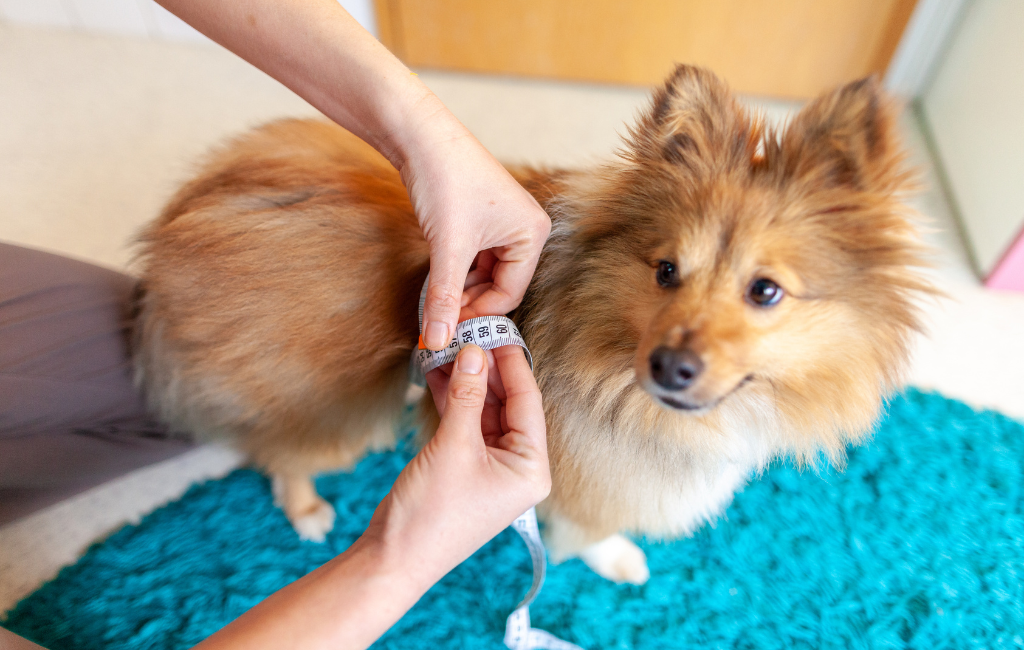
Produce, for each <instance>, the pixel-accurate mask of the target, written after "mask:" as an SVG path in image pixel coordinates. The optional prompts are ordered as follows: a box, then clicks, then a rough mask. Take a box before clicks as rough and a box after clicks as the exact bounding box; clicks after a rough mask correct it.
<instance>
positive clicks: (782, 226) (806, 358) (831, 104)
mask: <svg viewBox="0 0 1024 650" xmlns="http://www.w3.org/2000/svg"><path fill="white" fill-rule="evenodd" d="M895 119H896V111H895V109H894V107H893V104H892V102H891V101H890V100H889V99H888V98H886V97H885V96H884V94H883V92H882V91H881V89H880V88H879V85H878V83H877V82H876V81H875V80H873V79H869V80H864V81H858V82H855V83H852V84H849V85H847V86H844V87H842V88H839V89H838V90H836V91H834V92H831V93H828V94H826V95H824V96H822V97H820V98H818V99H817V100H815V101H813V102H811V103H810V104H809V105H808V106H806V107H805V108H804V109H803V110H802V111H801V112H800V113H799V114H798V115H797V116H796V117H795V118H794V119H793V120H792V121H791V122H790V124H789V125H788V127H787V128H786V129H785V130H784V131H783V132H782V133H781V134H778V133H775V132H773V131H771V130H767V129H765V128H764V127H763V126H762V124H761V122H760V121H759V120H757V119H753V118H751V117H750V116H749V115H748V113H747V112H746V111H745V110H744V109H743V108H742V107H741V106H740V105H739V104H738V103H737V102H736V100H735V99H734V98H733V96H732V95H731V93H730V92H729V90H728V88H727V87H726V86H725V85H724V83H723V82H721V81H720V80H719V79H717V78H716V77H715V76H714V75H713V74H711V73H709V72H707V71H705V70H701V69H698V68H693V67H687V66H680V67H679V68H678V69H677V70H676V71H675V73H674V74H673V76H672V77H671V78H670V79H669V81H668V82H667V84H666V85H665V86H664V87H663V88H662V89H660V90H659V91H658V92H657V93H656V94H655V96H654V101H653V103H652V106H651V107H650V109H649V110H648V111H647V112H646V113H645V114H644V115H643V116H642V117H641V119H640V120H639V122H638V124H637V125H636V126H635V127H634V128H633V129H632V130H631V131H630V135H629V137H628V138H627V143H626V148H625V150H624V152H623V155H622V161H621V163H620V164H617V165H613V166H610V167H608V168H607V169H605V170H604V172H603V173H602V174H601V176H600V177H599V180H598V181H596V183H597V185H595V186H592V187H599V188H600V189H599V190H598V191H596V192H593V193H592V194H591V195H590V197H589V198H588V200H587V204H588V205H587V206H586V208H585V210H583V212H584V213H585V214H586V216H585V217H583V218H581V219H580V220H579V221H577V223H576V224H575V225H574V233H575V234H574V237H575V238H576V241H577V245H579V246H582V247H583V248H584V249H585V251H586V255H585V256H584V259H586V260H587V261H586V262H585V264H586V266H587V267H588V268H587V270H586V273H587V274H588V276H590V277H589V278H588V279H581V280H580V281H579V283H578V284H577V285H576V290H575V292H574V295H576V296H579V297H586V296H589V298H587V299H586V302H587V304H588V305H591V306H592V305H594V304H598V305H600V306H599V307H597V309H598V310H599V312H600V314H601V317H599V318H598V319H596V321H597V322H599V323H602V324H603V327H604V328H605V330H608V331H602V332H601V333H594V332H587V334H588V335H592V336H593V337H594V338H592V339H591V341H593V340H595V339H598V338H599V339H601V340H605V341H606V340H607V339H608V338H612V339H613V340H614V342H613V343H610V344H609V343H607V341H606V343H605V344H602V345H599V346H596V347H595V348H594V352H593V353H594V354H595V355H602V356H603V357H604V358H603V359H602V360H600V361H599V360H597V359H596V358H595V359H592V361H593V362H594V363H595V364H597V365H602V364H613V365H614V364H616V363H621V362H622V360H623V359H626V358H628V359H629V362H630V364H631V366H632V368H631V370H632V380H633V382H634V383H633V384H632V386H633V390H632V393H633V398H632V399H633V400H636V399H644V400H647V402H648V404H649V403H650V402H651V401H653V402H654V403H656V404H657V405H658V406H659V407H660V408H662V409H666V410H668V411H670V412H672V413H675V414H678V416H679V417H682V416H696V417H703V418H706V419H707V421H708V422H709V423H710V422H712V421H713V419H714V418H715V417H721V414H722V413H724V412H728V410H729V409H730V408H732V409H733V410H735V409H736V408H740V407H743V406H744V404H746V405H748V406H749V405H753V404H757V405H760V407H759V408H761V409H762V410H765V409H771V411H772V413H771V417H773V418H775V419H776V420H777V421H778V423H779V424H780V425H781V426H779V427H778V429H779V431H780V432H781V433H780V435H782V436H784V437H785V440H780V441H777V442H779V443H781V444H782V446H783V447H786V448H788V449H789V450H790V451H792V452H794V453H796V454H798V455H804V456H807V455H811V454H813V453H814V452H815V451H816V450H819V449H825V450H826V451H829V452H834V454H835V455H838V454H840V453H841V450H842V448H843V447H844V446H845V443H846V442H847V441H849V440H852V439H856V438H857V437H858V436H860V435H862V434H863V433H865V432H866V431H868V430H869V429H870V428H871V426H872V424H873V422H874V420H875V418H876V415H877V413H878V410H879V408H880V406H881V404H882V402H883V400H884V398H885V395H886V394H887V392H889V391H891V390H892V389H893V388H895V387H896V386H897V385H898V382H899V379H900V375H901V372H902V370H903V369H904V367H905V365H906V361H907V356H908V350H907V346H908V342H909V338H910V335H911V333H912V331H913V330H915V329H918V328H919V323H918V317H917V310H916V308H915V300H916V298H917V297H918V296H919V295H920V294H921V293H922V292H927V291H929V288H928V285H927V283H925V282H924V281H923V280H922V279H921V278H920V277H919V276H918V275H917V274H916V273H915V267H918V266H921V265H922V261H921V247H920V245H919V244H918V243H917V239H916V231H915V228H914V226H913V225H912V221H911V219H910V218H909V217H910V215H911V213H910V210H909V209H908V208H907V207H906V206H905V205H903V203H902V202H901V199H902V198H903V197H902V194H903V193H904V191H905V190H906V187H907V185H908V181H909V175H908V172H907V171H906V169H905V168H904V165H903V159H904V152H903V149H902V148H901V146H900V144H899V142H898V138H897V135H896V133H895V131H896V129H897V125H896V123H895ZM610 328H616V329H617V331H614V332H612V331H610ZM612 374H613V373H612ZM637 387H639V388H642V389H643V391H645V392H646V394H645V395H644V394H641V393H640V391H639V390H636V388H637ZM628 392H630V391H628V390H622V391H620V392H619V398H623V395H625V394H626V393H628ZM609 397H610V396H609ZM623 399H624V398H623ZM766 405H767V406H766Z"/></svg>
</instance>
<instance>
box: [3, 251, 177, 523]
mask: <svg viewBox="0 0 1024 650" xmlns="http://www.w3.org/2000/svg"><path fill="white" fill-rule="evenodd" d="M134 287H135V281H134V280H133V279H132V278H130V277H128V276H126V275H123V274H121V273H117V272H115V271H111V270H108V269H104V268H100V267H98V266H94V265H92V264H87V263H84V262H79V261H76V260H71V259H68V258H65V257H61V256H59V255H52V254H49V253H43V252H40V251H35V250H31V249H27V248H22V247H18V246H11V245H8V244H3V243H0V525H2V524H4V523H7V522H10V521H13V520H15V519H17V518H19V517H22V516H24V515H27V514H29V513H31V512H34V511H35V510H38V509H40V508H43V507H46V506H48V505H51V504H53V503H56V502H58V501H61V500H63V499H66V498H67V497H69V496H72V495H74V494H76V493H78V492H81V491H82V490H85V489H87V488H90V487H93V486H95V485H98V484H100V483H103V482H105V481H108V480H110V479H112V478H116V477H118V476H120V475H122V474H125V473H127V472H130V471H132V470H134V469H138V468H140V467H143V466H145V465H149V464H151V463H154V462H157V461H160V460H164V459H166V458H169V457H171V456H174V455H176V454H179V453H181V452H183V451H185V450H187V449H188V448H189V447H190V443H189V442H188V441H187V440H184V439H181V438H176V437H173V436H170V435H168V433H167V431H166V430H165V429H164V428H163V427H161V426H160V425H159V424H157V423H156V422H154V421H153V420H152V419H151V418H150V417H148V416H147V414H146V411H145V408H144V406H143V402H142V399H141V398H140V396H139V394H138V393H137V392H136V391H135V389H134V388H133V386H132V378H131V363H130V360H129V351H128V336H129V327H130V324H129V323H130V321H129V319H130V313H129V311H130V308H131V298H132V292H133V291H134Z"/></svg>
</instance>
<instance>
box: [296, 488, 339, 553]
mask: <svg viewBox="0 0 1024 650" xmlns="http://www.w3.org/2000/svg"><path fill="white" fill-rule="evenodd" d="M336 516H337V515H336V514H335V512H334V507H333V506H331V504H329V503H327V502H326V501H324V500H323V499H317V503H316V504H315V505H314V506H313V508H312V509H310V510H307V511H305V512H304V513H301V514H298V515H295V516H293V515H291V514H288V519H289V520H290V521H291V522H292V526H293V527H294V528H295V532H296V533H298V534H299V538H300V539H304V540H306V541H309V542H317V543H319V542H323V541H324V539H326V538H327V533H329V532H331V529H333V528H334V519H335V517H336Z"/></svg>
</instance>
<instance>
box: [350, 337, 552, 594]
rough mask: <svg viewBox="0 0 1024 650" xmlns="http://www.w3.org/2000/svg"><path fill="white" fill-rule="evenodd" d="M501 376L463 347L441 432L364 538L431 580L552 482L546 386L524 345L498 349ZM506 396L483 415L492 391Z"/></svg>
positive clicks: (481, 355)
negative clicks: (492, 386) (490, 380)
mask: <svg viewBox="0 0 1024 650" xmlns="http://www.w3.org/2000/svg"><path fill="white" fill-rule="evenodd" d="M493 353H494V354H493V359H494V363H495V365H496V366H497V368H498V371H499V372H498V374H499V375H500V377H501V387H500V388H499V389H498V391H493V390H492V391H489V390H488V386H487V376H488V359H487V356H486V355H485V354H484V352H483V350H481V349H480V348H478V347H477V346H475V345H471V346H468V347H466V348H465V349H463V350H462V351H461V352H460V353H459V356H458V358H457V360H456V362H455V367H454V369H453V371H452V374H451V379H450V382H449V384H448V387H447V396H446V400H445V408H444V412H443V414H442V416H441V424H440V426H439V427H438V430H437V433H436V434H435V435H434V437H433V438H432V439H431V440H430V442H428V443H427V444H426V446H424V448H423V449H422V450H421V451H420V453H418V454H417V455H416V457H415V458H413V459H412V461H410V462H409V464H408V465H407V466H406V467H405V469H404V470H402V473H401V474H400V475H399V477H398V479H397V480H396V481H395V484H394V486H393V487H392V488H391V492H390V493H388V495H387V497H385V498H384V500H383V501H382V502H381V504H380V505H379V506H378V508H377V511H376V512H375V513H374V516H373V519H372V521H371V522H370V526H369V528H368V529H367V532H366V534H365V535H364V537H366V538H368V539H371V540H374V541H375V542H376V543H377V544H379V546H380V547H381V548H383V549H386V554H392V553H393V554H395V555H396V556H398V557H400V558H401V564H402V565H403V566H405V567H407V568H408V571H409V572H410V573H411V574H412V575H411V576H410V579H419V580H420V581H421V584H423V585H425V587H424V589H425V588H426V587H428V586H429V585H430V584H433V583H434V582H436V581H437V580H439V579H440V578H441V577H442V576H443V575H444V574H445V573H447V572H448V571H450V570H451V569H452V568H454V567H455V566H456V565H457V564H459V563H460V562H462V561H463V560H465V559H466V558H467V557H469V556H470V555H471V554H472V553H473V552H474V551H476V550H477V549H478V548H480V547H481V546H483V545H484V543H486V542H487V541H488V540H489V539H491V538H492V537H494V536H495V535H497V534H498V533H499V532H501V530H503V529H504V528H505V527H507V526H508V525H509V524H511V523H512V521H513V520H514V519H515V518H516V517H518V516H519V515H521V514H522V513H523V512H525V511H526V510H527V509H529V508H530V507H532V506H534V505H536V504H537V503H538V502H540V501H541V500H542V499H544V498H545V497H546V496H547V494H548V492H549V490H550V489H551V475H550V472H549V469H548V457H547V445H546V437H545V431H546V430H545V425H544V410H543V406H542V405H541V398H540V391H539V389H538V388H537V383H536V381H535V380H534V378H533V374H532V373H531V371H530V366H529V364H528V363H527V361H526V357H525V356H524V355H523V353H522V351H521V350H520V349H519V348H518V347H516V346H506V347H502V348H497V349H495V350H494V351H493ZM488 395H493V397H494V399H496V400H497V401H498V402H499V403H498V408H497V409H495V410H494V415H493V416H492V417H483V413H484V410H485V409H484V405H485V399H487V396H488Z"/></svg>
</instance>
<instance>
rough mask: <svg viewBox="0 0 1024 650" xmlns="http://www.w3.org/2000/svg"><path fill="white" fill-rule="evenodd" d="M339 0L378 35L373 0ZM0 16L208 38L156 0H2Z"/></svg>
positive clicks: (67, 26)
mask: <svg viewBox="0 0 1024 650" xmlns="http://www.w3.org/2000/svg"><path fill="white" fill-rule="evenodd" d="M339 1H340V2H341V5H342V6H343V7H345V9H346V10H347V11H348V12H349V13H350V14H352V17H353V18H355V19H356V20H358V21H359V23H360V24H361V25H362V26H363V27H365V28H366V29H367V30H369V31H370V33H371V34H373V35H374V36H376V35H377V21H376V16H375V14H374V11H373V0H339ZM0 20H3V21H5V22H8V23H11V24H15V25H36V26H41V27H59V28H64V29H75V30H80V31H87V32H97V33H104V34H121V35H128V36H142V37H150V38H161V39H166V40H174V41H206V40H207V39H206V37H205V36H203V35H202V34H200V33H199V32H197V31H196V30H194V29H192V28H191V27H189V26H188V25H187V24H185V23H184V22H182V21H181V19H179V18H178V17H177V16H175V15H174V14H172V13H170V12H169V11H167V10H166V9H164V8H163V7H161V6H160V5H158V4H156V3H155V2H153V0H0Z"/></svg>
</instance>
